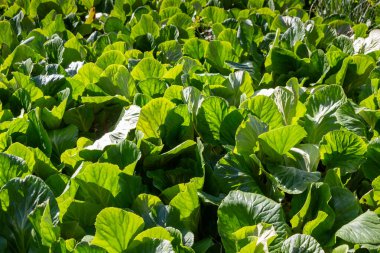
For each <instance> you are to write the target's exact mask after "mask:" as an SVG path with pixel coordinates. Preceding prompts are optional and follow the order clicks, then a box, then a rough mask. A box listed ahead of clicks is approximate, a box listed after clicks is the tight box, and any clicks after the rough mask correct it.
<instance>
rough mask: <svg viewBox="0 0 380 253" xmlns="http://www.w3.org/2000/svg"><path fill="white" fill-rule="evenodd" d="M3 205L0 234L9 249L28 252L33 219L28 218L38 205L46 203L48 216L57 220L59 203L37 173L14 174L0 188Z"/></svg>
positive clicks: (0, 214)
mask: <svg viewBox="0 0 380 253" xmlns="http://www.w3.org/2000/svg"><path fill="white" fill-rule="evenodd" d="M0 200H1V203H2V209H1V210H0V221H1V223H2V228H1V229H0V236H2V237H4V238H6V239H7V243H8V247H9V249H11V250H12V252H28V251H29V250H30V249H31V247H32V245H33V239H32V223H31V222H30V220H29V219H28V217H29V216H30V215H32V213H33V212H34V211H35V210H36V209H37V208H38V206H39V205H41V204H44V203H47V202H48V203H49V205H50V217H51V218H52V220H53V221H54V223H56V222H57V221H58V214H59V210H58V206H57V202H56V200H55V198H54V195H53V193H52V192H51V191H50V189H49V187H48V186H47V185H46V184H45V183H44V182H43V181H42V180H41V179H40V178H38V177H35V176H27V177H26V178H24V179H20V178H14V179H11V180H9V181H8V182H7V184H6V185H4V186H3V187H2V188H1V190H0Z"/></svg>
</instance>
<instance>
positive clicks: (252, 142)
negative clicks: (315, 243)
mask: <svg viewBox="0 0 380 253" xmlns="http://www.w3.org/2000/svg"><path fill="white" fill-rule="evenodd" d="M267 131H268V126H267V125H266V124H265V123H263V122H262V121H261V120H260V119H258V118H257V117H255V116H253V115H248V119H247V120H246V121H244V122H242V123H241V124H240V126H239V127H238V129H237V131H236V136H235V142H236V146H235V149H236V151H237V152H238V153H239V154H243V155H250V154H252V153H253V152H254V149H255V148H256V147H257V142H258V140H259V135H260V134H262V133H265V132H267Z"/></svg>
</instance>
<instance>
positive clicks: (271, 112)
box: [240, 95, 284, 129]
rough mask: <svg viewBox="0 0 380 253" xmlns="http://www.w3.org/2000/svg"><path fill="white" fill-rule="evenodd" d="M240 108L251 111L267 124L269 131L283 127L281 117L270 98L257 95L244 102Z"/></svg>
mask: <svg viewBox="0 0 380 253" xmlns="http://www.w3.org/2000/svg"><path fill="white" fill-rule="evenodd" d="M240 107H242V108H247V109H249V110H250V111H252V112H253V114H254V115H255V116H257V117H258V118H259V119H260V120H261V121H263V122H264V123H266V124H268V126H269V128H270V129H274V128H277V127H281V126H283V125H284V124H283V120H282V115H281V113H280V111H279V110H278V107H277V105H276V103H275V102H274V101H273V100H272V99H271V98H270V97H267V96H263V95H258V96H255V97H253V98H251V99H249V100H246V101H245V102H243V103H242V104H241V105H240Z"/></svg>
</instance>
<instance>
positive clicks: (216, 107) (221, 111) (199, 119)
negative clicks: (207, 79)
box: [196, 97, 228, 144]
mask: <svg viewBox="0 0 380 253" xmlns="http://www.w3.org/2000/svg"><path fill="white" fill-rule="evenodd" d="M227 113H228V104H227V102H226V101H225V100H223V99H222V98H219V97H208V98H206V99H205V100H203V101H202V104H201V106H200V108H199V109H198V111H197V114H196V129H197V131H198V133H199V135H200V136H201V138H202V139H203V140H204V141H206V142H209V143H213V144H217V143H219V142H220V130H221V129H220V128H221V124H222V121H223V119H224V118H225V117H226V115H227Z"/></svg>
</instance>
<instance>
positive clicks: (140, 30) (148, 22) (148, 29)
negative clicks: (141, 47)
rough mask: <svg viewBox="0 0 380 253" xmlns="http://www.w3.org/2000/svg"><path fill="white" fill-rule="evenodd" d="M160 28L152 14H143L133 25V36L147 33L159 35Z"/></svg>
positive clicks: (154, 35)
mask: <svg viewBox="0 0 380 253" xmlns="http://www.w3.org/2000/svg"><path fill="white" fill-rule="evenodd" d="M159 31H160V28H159V27H158V25H157V24H156V22H155V21H154V20H153V18H152V16H150V15H146V14H143V15H142V16H141V19H140V21H139V22H138V23H137V24H136V25H135V26H133V27H132V31H131V37H132V38H134V39H135V38H137V37H139V36H143V35H146V34H151V35H152V36H153V37H155V38H156V37H158V36H159V34H160V32H159Z"/></svg>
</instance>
